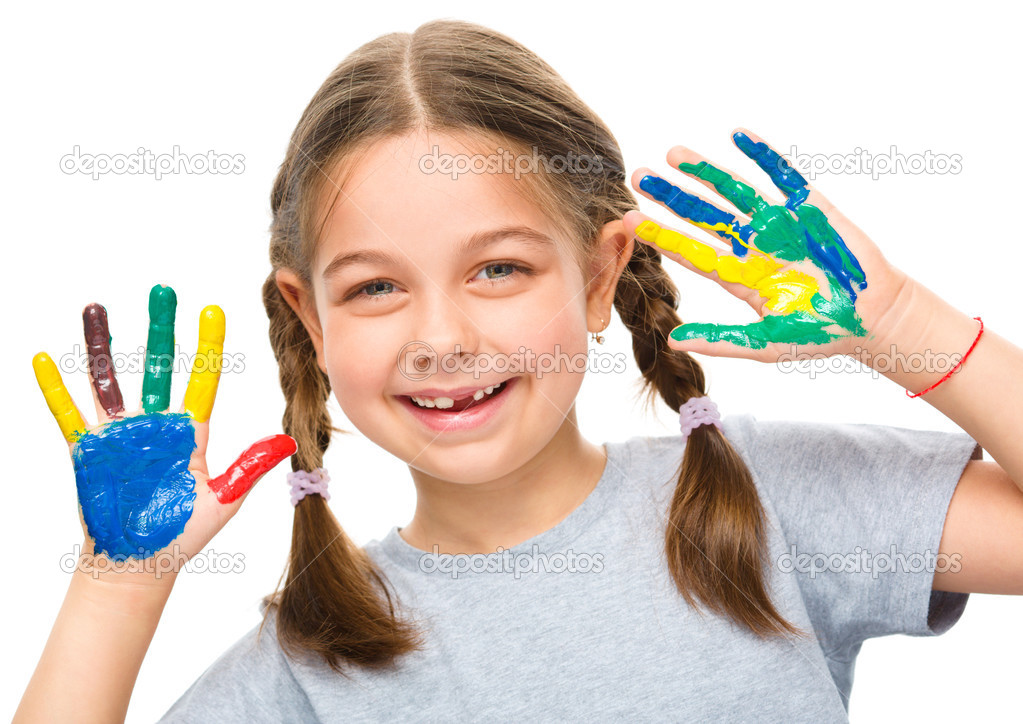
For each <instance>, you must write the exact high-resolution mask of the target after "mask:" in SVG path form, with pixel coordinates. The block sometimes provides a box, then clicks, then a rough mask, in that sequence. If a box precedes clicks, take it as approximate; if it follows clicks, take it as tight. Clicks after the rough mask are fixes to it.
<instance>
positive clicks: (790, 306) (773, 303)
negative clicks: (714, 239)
mask: <svg viewBox="0 0 1023 724" xmlns="http://www.w3.org/2000/svg"><path fill="white" fill-rule="evenodd" d="M707 228H710V227H707ZM636 236H638V237H639V238H641V239H643V240H644V241H649V242H650V243H651V244H656V245H657V246H659V247H660V248H662V249H664V250H665V251H671V252H674V253H676V254H679V255H680V256H682V257H684V258H685V259H688V260H689V261H690V262H691V263H692V264H693V266H695V267H696V268H697V269H699V270H700V271H703V272H707V273H710V272H712V271H714V272H717V275H718V277H719V278H720V279H721V280H722V281H725V282H736V283H738V284H742V285H743V286H745V287H748V288H750V289H753V290H755V291H756V292H757V293H758V294H759V295H760V296H762V297H764V298H765V299H766V300H767V301H766V302H764V306H766V307H767V308H768V309H771V310H773V311H775V312H778V313H780V314H788V313H789V312H794V311H797V310H799V311H803V312H807V313H809V314H815V311H814V308H813V306H811V304H810V300H811V298H812V297H813V295H814V294H816V293H817V292H818V291H819V290H820V287H819V285H818V284H817V280H816V279H815V278H814V277H812V276H810V275H809V274H804V273H803V272H801V271H798V270H796V269H787V270H784V271H781V268H782V265H781V264H779V263H778V262H777V261H775V260H774V259H772V258H771V257H769V256H766V255H762V254H755V255H752V256H749V257H747V258H745V259H740V258H739V257H737V256H732V255H729V254H721V255H719V254H718V253H717V250H716V249H714V247H712V246H710V245H708V244H704V243H703V242H700V241H697V240H696V239H690V238H689V237H688V236H685V235H684V234H680V233H679V232H677V231H674V230H672V229H665V228H663V227H661V226H659V225H658V224H655V223H654V222H652V221H644V222H643V223H642V224H640V225H639V226H638V227H637V228H636ZM753 251H755V250H753Z"/></svg>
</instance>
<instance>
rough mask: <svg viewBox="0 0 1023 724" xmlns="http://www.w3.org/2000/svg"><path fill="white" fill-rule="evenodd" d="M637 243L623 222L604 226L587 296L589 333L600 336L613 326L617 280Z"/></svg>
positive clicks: (617, 220)
mask: <svg viewBox="0 0 1023 724" xmlns="http://www.w3.org/2000/svg"><path fill="white" fill-rule="evenodd" d="M635 244H636V239H635V237H633V235H632V234H630V233H628V232H627V231H626V230H625V225H624V224H623V223H622V220H621V219H615V220H614V221H609V222H608V223H606V224H604V226H603V227H601V230H600V234H599V238H598V240H597V251H596V255H595V256H594V260H593V266H592V267H591V268H590V284H589V288H588V290H587V293H586V326H587V329H588V330H589V331H591V332H597V333H598V334H599V333H600V332H602V331H604V328H605V327H606V326H607V325H608V324H609V323H610V321H611V307H612V306H613V305H614V299H615V289H616V288H617V286H618V279H619V278H620V277H621V275H622V270H624V269H625V266H626V264H628V263H629V259H630V258H631V257H632V250H633V248H634V246H635ZM601 320H603V322H602V321H601Z"/></svg>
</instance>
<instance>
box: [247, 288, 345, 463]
mask: <svg viewBox="0 0 1023 724" xmlns="http://www.w3.org/2000/svg"><path fill="white" fill-rule="evenodd" d="M263 305H264V306H265V307H266V314H267V317H269V319H270V345H271V347H273V352H274V357H276V358H277V364H278V366H279V367H280V373H279V379H280V383H281V390H282V392H283V393H284V400H285V406H284V419H283V425H284V432H286V433H287V434H288V435H291V436H292V437H293V438H295V441H296V442H297V443H298V452H296V453H295V454H294V455H293V456H292V458H291V467H292V470H296V471H297V470H314V469H316V468H318V467H320V466H322V465H323V454H324V453H325V452H326V451H327V447H328V446H329V445H330V438H331V433H333V432H341V433H345V432H346V431H344V430H341V429H339V428H337V427H334V426H333V425H332V424H331V420H330V413H329V412H328V411H327V401H328V400H329V399H330V380H329V379H328V378H327V375H326V374H325V373H324V372H323V370H321V369H320V368H319V366H318V365H317V364H316V350H315V348H314V347H313V341H312V339H311V338H310V337H309V334H308V333H307V332H306V330H305V327H303V326H302V322H301V320H300V319H299V318H298V315H296V314H295V312H294V310H293V309H292V308H291V307H290V306H288V303H287V302H286V301H285V300H284V297H283V296H281V292H280V289H278V288H277V283H276V280H275V276H274V275H273V274H271V275H270V276H269V277H268V278H267V280H266V281H265V282H264V283H263Z"/></svg>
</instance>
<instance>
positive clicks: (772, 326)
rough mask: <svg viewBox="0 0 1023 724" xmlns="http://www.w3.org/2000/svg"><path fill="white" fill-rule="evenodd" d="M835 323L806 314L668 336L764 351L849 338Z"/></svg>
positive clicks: (704, 326)
mask: <svg viewBox="0 0 1023 724" xmlns="http://www.w3.org/2000/svg"><path fill="white" fill-rule="evenodd" d="M833 324H834V322H833V321H831V320H830V319H821V318H820V317H816V316H814V315H811V314H807V313H805V312H792V313H790V314H779V315H770V316H767V317H764V318H763V319H759V320H757V321H756V322H752V323H750V324H710V323H704V322H690V323H689V324H680V325H679V326H678V327H675V329H673V330H671V332H670V333H669V335H668V337H669V338H670V339H672V340H674V341H676V342H684V341H687V340H693V339H699V340H703V341H706V342H728V343H729V344H733V345H736V346H739V347H745V348H746V349H763V348H764V347H766V346H767V345H769V344H772V343H781V344H799V345H804V344H826V343H828V342H830V341H832V340H833V339H837V338H838V337H842V336H845V335H843V334H835V333H832V332H829V331H828V330H827V329H826V328H827V327H830V326H832V325H833Z"/></svg>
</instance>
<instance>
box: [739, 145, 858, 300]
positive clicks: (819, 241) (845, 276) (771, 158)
mask: <svg viewBox="0 0 1023 724" xmlns="http://www.w3.org/2000/svg"><path fill="white" fill-rule="evenodd" d="M732 139H733V141H735V144H736V146H738V147H739V149H740V150H742V151H743V153H746V155H747V156H750V158H753V160H754V161H756V162H757V165H759V166H760V167H761V168H763V169H764V171H766V172H768V175H770V173H771V171H774V172H775V173H778V174H780V177H779V179H775V178H773V177H772V179H771V180H772V181H774V183H775V185H777V186H778V187H779V188H781V189H782V191H784V192H785V194H786V196H788V197H789V201H788V203H787V204H786V206H787V207H788V208H790V209H793V210H797V208H798V211H797V213H798V215H799V222H800V224H802V225H803V226H804V227H805V228H806V229H807V231H808V233H806V234H804V243H805V246H806V249H807V251H809V253H810V256H811V257H812V258H813V260H814V262H815V263H816V264H818V265H819V266H821V267H822V268H824V269H827V270H828V271H830V272H831V274H832V275H833V276H834V277H835V278H836V279H838V280H839V283H840V284H841V286H842V288H843V289H845V291H846V293H847V294H848V295H849V297H850V299H851V300H852V301H853V302H855V301H856V294H857V292H858V291H861V290H863V289H866V287H867V277H866V274H865V273H864V271H863V267H861V266H860V263H859V260H858V259H857V258H856V256H855V255H854V254H853V253H852V251H851V250H850V249H849V247H848V246H847V245H846V243H845V240H844V239H842V237H841V236H840V235H839V233H838V232H837V231H835V228H834V227H833V226H832V225H831V223H830V221H829V220H828V216H827V214H828V213H830V214H832V215H834V216H836V217H837V216H840V214H839V213H838V210H837V209H835V207H834V205H832V204H831V203H830V202H829V201H828V200H827V199H825V198H824V196H823V195H822V194H821V193H820V192H819V191H817V190H816V189H813V188H811V187H810V186H809V185H808V184H807V182H806V179H804V178H803V177H802V176H801V175H800V174H799V172H798V171H796V170H795V169H794V168H792V166H791V165H789V163H788V161H786V160H785V159H784V158H782V157H781V156H780V155H779V154H778V153H777V152H776V151H775V150H774V149H772V148H771V147H770V146H769V145H768V144H767V143H766V142H764V141H763V140H761V139H760V138H759V137H757V136H753V135H751V134H749V133H747V132H745V131H736V132H735V133H734V134H733V136H732ZM751 154H753V155H751ZM765 164H766V166H767V167H766V168H765ZM769 169H770V170H769ZM785 169H788V171H787V172H786V171H785ZM782 184H785V186H782ZM786 189H788V190H786ZM790 194H791V195H790ZM810 202H812V203H810ZM758 239H759V237H758ZM758 245H759V246H760V247H761V248H765V247H764V245H763V244H758Z"/></svg>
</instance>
